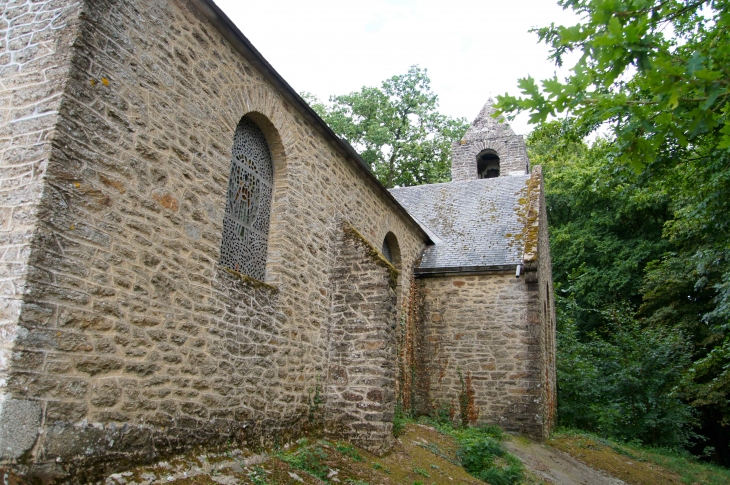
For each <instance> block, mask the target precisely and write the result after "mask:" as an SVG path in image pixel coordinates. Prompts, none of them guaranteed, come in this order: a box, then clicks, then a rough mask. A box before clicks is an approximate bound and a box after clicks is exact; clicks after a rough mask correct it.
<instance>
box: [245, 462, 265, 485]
mask: <svg viewBox="0 0 730 485" xmlns="http://www.w3.org/2000/svg"><path fill="white" fill-rule="evenodd" d="M248 478H249V480H251V482H252V483H253V485H269V481H268V480H266V471H264V469H263V468H261V467H260V466H255V467H253V469H252V470H251V471H250V472H248Z"/></svg>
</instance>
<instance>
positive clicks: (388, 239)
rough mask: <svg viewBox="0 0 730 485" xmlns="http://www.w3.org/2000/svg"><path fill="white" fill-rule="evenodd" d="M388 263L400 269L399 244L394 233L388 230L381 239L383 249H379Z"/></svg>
mask: <svg viewBox="0 0 730 485" xmlns="http://www.w3.org/2000/svg"><path fill="white" fill-rule="evenodd" d="M380 252H381V253H383V256H385V259H387V260H388V262H389V263H390V264H392V265H393V266H395V267H396V269H400V246H399V245H398V239H397V238H396V237H395V234H393V233H392V232H389V233H388V234H386V235H385V238H384V239H383V249H382V250H381V251H380Z"/></svg>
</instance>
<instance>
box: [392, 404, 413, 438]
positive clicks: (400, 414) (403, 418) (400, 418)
mask: <svg viewBox="0 0 730 485" xmlns="http://www.w3.org/2000/svg"><path fill="white" fill-rule="evenodd" d="M409 421H410V416H409V415H408V414H407V413H406V411H405V410H404V409H403V405H402V404H401V403H400V402H397V403H396V404H395V412H394V413H393V435H394V436H400V435H401V434H403V431H404V430H405V428H406V424H408V422H409Z"/></svg>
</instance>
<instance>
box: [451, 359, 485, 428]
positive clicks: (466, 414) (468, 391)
mask: <svg viewBox="0 0 730 485" xmlns="http://www.w3.org/2000/svg"><path fill="white" fill-rule="evenodd" d="M456 372H457V373H458V374H459V383H460V384H461V391H460V392H459V419H460V421H461V426H462V427H464V428H466V427H467V426H469V425H471V424H474V423H476V421H477V419H478V418H479V415H478V413H477V408H476V405H475V404H474V394H475V391H474V386H473V385H472V383H471V372H467V373H466V378H464V375H463V374H462V373H461V369H459V368H457V369H456Z"/></svg>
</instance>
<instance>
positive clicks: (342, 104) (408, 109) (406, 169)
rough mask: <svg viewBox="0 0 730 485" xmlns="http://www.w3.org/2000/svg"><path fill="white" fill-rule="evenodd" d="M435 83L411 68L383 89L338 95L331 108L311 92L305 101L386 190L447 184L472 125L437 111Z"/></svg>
mask: <svg viewBox="0 0 730 485" xmlns="http://www.w3.org/2000/svg"><path fill="white" fill-rule="evenodd" d="M430 82H431V81H430V79H429V78H428V73H427V72H426V70H425V69H421V68H419V67H418V66H411V68H410V69H409V70H408V72H407V73H406V74H403V75H399V76H393V77H391V78H390V79H387V80H385V81H383V83H382V85H381V87H379V88H377V87H363V88H362V89H361V90H360V91H358V92H352V93H350V94H344V95H340V96H332V97H330V100H329V101H330V105H329V106H328V105H326V104H325V103H322V102H320V101H319V100H318V99H317V98H316V97H314V96H312V95H311V94H308V93H304V94H303V95H302V97H303V98H304V99H305V100H307V101H308V102H309V103H310V105H311V106H312V108H313V109H314V110H315V111H316V112H317V114H319V115H320V116H321V117H322V119H324V121H325V122H326V123H327V124H328V125H329V126H330V127H331V128H332V130H333V131H334V132H335V133H336V134H337V135H338V136H340V137H342V138H343V139H345V140H346V141H347V142H349V143H350V144H351V145H353V147H354V148H355V149H356V150H358V152H359V153H360V154H361V156H362V158H363V159H364V160H365V162H366V163H367V164H368V165H369V166H370V169H371V170H372V172H373V173H374V174H375V176H376V177H377V178H378V180H380V182H382V184H383V185H385V186H386V187H388V188H392V187H396V186H401V187H403V186H410V185H419V184H430V183H437V182H447V181H449V180H450V179H451V172H450V168H451V166H450V158H451V143H452V142H454V141H457V140H459V139H461V137H462V136H463V135H464V133H465V132H466V129H467V127H468V123H467V122H466V119H464V118H458V119H453V118H450V117H448V116H445V115H442V114H440V113H439V112H438V111H437V108H438V96H436V95H435V94H434V93H433V92H432V91H431V87H430Z"/></svg>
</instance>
